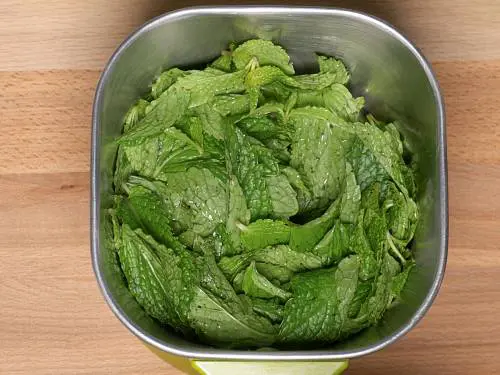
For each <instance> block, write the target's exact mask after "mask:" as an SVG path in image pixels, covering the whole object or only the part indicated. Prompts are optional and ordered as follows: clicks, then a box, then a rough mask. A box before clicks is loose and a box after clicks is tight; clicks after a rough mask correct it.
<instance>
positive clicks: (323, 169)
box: [289, 108, 346, 211]
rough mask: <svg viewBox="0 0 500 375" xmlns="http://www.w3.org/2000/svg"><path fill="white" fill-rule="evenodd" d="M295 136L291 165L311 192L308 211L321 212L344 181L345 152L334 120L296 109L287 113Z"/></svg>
mask: <svg viewBox="0 0 500 375" xmlns="http://www.w3.org/2000/svg"><path fill="white" fill-rule="evenodd" d="M289 118H290V121H291V122H292V123H293V126H294V129H295V133H294V137H293V140H292V153H291V160H290V165H291V166H292V167H293V168H294V169H296V170H297V171H298V172H299V173H300V175H301V176H302V178H303V181H304V184H305V185H306V186H307V188H308V189H309V191H310V192H311V197H312V202H311V206H310V207H306V210H307V211H310V210H314V209H324V208H326V207H327V206H328V205H329V203H330V202H331V201H332V200H333V199H335V198H337V196H338V195H339V194H340V191H341V188H342V184H343V182H344V178H345V170H346V167H345V152H344V148H343V146H342V141H341V137H340V136H339V134H338V133H339V132H341V130H339V129H338V128H336V127H335V125H334V123H335V119H334V118H333V117H331V116H330V114H329V113H327V112H322V111H321V112H318V111H317V110H315V109H308V108H304V109H295V110H292V111H291V113H290V116H289Z"/></svg>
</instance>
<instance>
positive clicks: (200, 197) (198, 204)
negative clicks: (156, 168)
mask: <svg viewBox="0 0 500 375" xmlns="http://www.w3.org/2000/svg"><path fill="white" fill-rule="evenodd" d="M165 180H166V181H168V182H160V181H148V180H145V179H141V178H138V177H135V178H131V180H130V183H131V184H135V185H141V186H144V187H146V188H147V189H150V190H151V191H154V192H156V193H157V194H159V195H160V196H161V198H162V200H163V202H164V204H165V207H166V209H167V210H168V212H169V214H170V216H171V218H172V221H173V222H174V223H175V225H177V226H178V227H179V228H180V229H181V230H183V231H184V230H188V229H189V230H192V231H193V232H194V233H196V234H198V235H200V236H207V235H209V234H210V233H212V232H213V231H214V230H215V228H216V227H217V225H219V224H220V223H225V222H226V220H227V215H228V211H227V209H228V207H227V203H226V202H227V201H226V187H225V185H224V183H223V182H222V181H221V180H219V179H218V178H217V177H215V176H214V175H213V174H212V173H211V172H210V171H209V170H208V169H198V168H190V169H188V170H187V171H184V172H177V173H171V174H170V175H168V176H167V178H166V179H165Z"/></svg>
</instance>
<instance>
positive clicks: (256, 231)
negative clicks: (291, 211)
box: [239, 219, 290, 250]
mask: <svg viewBox="0 0 500 375" xmlns="http://www.w3.org/2000/svg"><path fill="white" fill-rule="evenodd" d="M239 229H240V230H241V243H242V244H243V247H244V248H245V249H246V250H257V249H263V248H265V247H267V246H271V245H278V244H286V243H288V241H289V239H290V226H289V225H288V223H286V222H284V221H279V220H278V221H274V220H270V219H264V220H257V221H254V222H253V223H251V224H250V225H248V226H243V225H240V226H239Z"/></svg>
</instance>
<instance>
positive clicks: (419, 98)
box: [91, 7, 448, 361]
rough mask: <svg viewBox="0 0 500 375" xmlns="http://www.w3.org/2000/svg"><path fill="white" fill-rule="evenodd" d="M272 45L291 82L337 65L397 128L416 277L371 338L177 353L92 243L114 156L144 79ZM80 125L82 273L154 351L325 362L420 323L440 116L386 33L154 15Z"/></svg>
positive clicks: (372, 22)
mask: <svg viewBox="0 0 500 375" xmlns="http://www.w3.org/2000/svg"><path fill="white" fill-rule="evenodd" d="M250 38H265V39H273V40H274V41H276V42H278V43H279V44H281V45H283V46H284V47H285V48H286V49H287V50H288V51H289V52H290V54H291V56H292V59H293V62H294V65H295V67H296V70H298V71H300V70H302V69H307V68H309V67H311V66H313V65H314V62H315V59H314V53H315V52H319V53H322V54H326V55H333V56H337V57H340V58H341V59H342V60H343V61H344V62H345V63H346V64H347V66H348V68H349V69H350V71H351V73H352V81H351V88H352V90H353V91H354V93H355V94H356V95H364V96H365V97H366V99H367V107H368V109H369V111H370V112H373V113H374V114H376V115H377V116H379V117H381V118H386V119H396V120H399V121H400V122H401V124H403V126H402V127H401V129H400V130H401V131H402V132H403V134H404V135H405V138H406V139H408V141H409V144H410V145H411V146H412V147H413V148H414V152H415V154H416V155H418V160H417V164H418V170H419V178H418V187H419V192H420V193H419V202H418V203H419V207H420V210H421V212H422V220H421V222H420V225H419V228H418V230H417V234H416V238H415V241H414V251H415V256H416V262H417V269H416V271H415V272H413V273H412V274H411V277H410V279H409V281H408V284H407V287H406V288H405V290H404V293H403V295H402V298H403V303H401V304H399V305H398V306H397V307H395V308H393V309H391V310H389V311H388V312H387V313H386V314H385V316H384V319H383V321H382V322H381V323H380V324H379V325H378V326H377V327H372V328H370V329H367V330H365V331H363V332H362V333H361V334H359V335H357V336H355V337H352V338H350V339H348V340H347V341H344V342H342V343H338V344H335V345H332V346H331V347H329V348H325V349H321V350H308V348H304V349H303V350H295V351H266V352H263V351H239V350H224V349H217V348H213V347H209V346H204V345H201V344H197V343H193V342H189V341H187V340H185V339H184V338H182V337H179V336H178V335H176V334H174V333H173V332H169V331H167V330H165V329H164V328H162V327H160V326H159V325H158V324H157V323H155V321H153V320H152V319H150V318H149V317H148V316H146V315H145V314H144V312H143V310H142V309H141V308H140V307H139V306H138V304H137V303H136V302H135V300H134V299H133V298H132V296H131V295H130V294H129V292H128V290H127V289H126V288H125V287H124V285H123V283H122V281H121V280H122V279H121V277H120V275H119V274H118V269H117V264H116V258H115V256H114V253H113V251H112V249H111V248H110V247H109V246H107V244H106V242H105V240H104V236H103V225H102V223H103V220H102V218H103V212H104V210H105V209H106V208H107V207H109V204H110V195H111V192H112V187H111V182H112V178H111V177H112V175H111V174H112V165H113V159H114V155H115V151H116V150H115V148H114V146H113V145H112V144H111V141H112V140H113V139H114V138H115V137H117V136H118V135H119V134H120V131H121V124H122V118H123V116H124V114H125V112H126V110H127V109H128V108H129V106H130V105H131V104H132V103H133V102H134V100H136V99H137V98H138V97H139V96H140V95H141V94H143V93H144V92H145V91H146V90H147V88H148V84H149V83H150V82H151V81H152V80H153V78H154V77H155V76H156V75H157V74H159V73H160V72H161V71H162V70H164V69H165V68H168V67H171V66H190V65H197V64H200V63H204V62H207V61H209V60H211V59H213V58H214V57H216V56H217V55H219V54H220V51H222V50H223V49H224V48H225V47H226V46H227V45H228V43H229V42H231V41H242V40H246V39H250ZM92 121H93V123H92V202H91V227H92V229H91V230H92V233H91V240H92V262H93V266H94V270H95V274H96V277H97V281H98V283H99V286H100V288H101V290H102V293H103V294H104V297H105V299H106V301H107V303H108V304H109V306H110V307H111V309H112V310H113V312H114V313H115V314H116V316H117V317H118V318H119V319H120V320H121V321H122V323H123V324H124V325H125V326H126V327H127V328H128V329H129V330H130V331H132V332H133V333H134V334H135V335H136V336H138V337H139V338H141V339H142V340H144V341H145V342H146V343H148V344H150V345H152V346H153V347H155V348H156V349H159V350H160V351H164V352H167V353H170V354H174V355H178V356H184V357H190V358H195V359H224V360H274V361H276V360H337V359H346V358H352V357H358V356H362V355H365V354H368V353H371V352H374V351H376V350H379V349H381V348H383V347H385V346H387V345H389V344H391V343H392V342H394V341H396V340H397V339H398V338H400V337H401V336H403V335H404V334H405V333H407V332H408V331H409V330H410V329H411V328H413V327H414V326H415V325H416V324H417V322H418V321H419V320H420V319H421V318H422V317H423V316H424V314H425V313H426V311H427V310H428V309H429V307H430V306H431V304H432V302H433V300H434V298H435V297H436V294H437V293H438V290H439V287H440V284H441V281H442V279H443V274H444V269H445V264H446V255H447V237H448V212H447V208H448V207H447V177H446V174H447V171H446V141H445V119H444V108H443V101H442V98H441V94H440V92H439V87H438V84H437V82H436V78H435V76H434V74H433V73H432V70H431V68H430V66H429V64H428V63H427V61H426V60H425V58H424V57H423V56H422V55H421V53H420V52H419V51H418V50H417V49H416V48H415V46H413V44H411V43H410V42H409V41H408V39H406V38H405V37H404V36H403V35H401V34H400V33H399V32H398V31H396V30H395V29H394V28H392V27H391V26H390V25H388V24H387V23H385V22H383V21H381V20H379V19H376V18H374V17H371V16H368V15H366V14H362V13H358V12H353V11H349V10H341V9H326V8H289V7H213V8H193V9H185V10H180V11H176V12H172V13H168V14H165V15H162V16H160V17H158V18H156V19H154V20H152V21H150V22H148V23H146V24H145V25H144V26H142V27H141V28H140V29H139V30H137V31H136V32H134V33H133V34H132V35H131V36H130V37H128V38H127V39H126V40H125V41H124V42H123V44H122V45H121V46H120V47H119V48H118V50H117V51H116V52H115V53H114V55H113V56H112V57H111V59H110V61H109V63H108V64H107V66H106V68H105V69H104V72H103V74H102V76H101V80H100V82H99V85H98V87H97V92H96V96H95V102H94V109H93V120H92Z"/></svg>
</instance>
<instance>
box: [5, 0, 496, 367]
mask: <svg viewBox="0 0 500 375" xmlns="http://www.w3.org/2000/svg"><path fill="white" fill-rule="evenodd" d="M203 3H204V2H203V1H201V0H200V1H185V2H183V1H175V0H171V1H165V2H161V1H155V0H88V1H78V2H77V1H62V0H50V1H36V0H23V1H21V0H2V1H1V2H0V374H53V373H58V374H59V373H60V374H117V373H120V374H169V375H174V374H179V373H178V372H177V371H176V370H174V369H173V368H172V367H170V366H169V365H168V364H166V363H164V362H162V361H161V360H160V359H158V358H157V357H155V356H154V355H153V354H151V353H150V352H149V351H148V350H147V349H146V348H145V347H143V346H142V345H141V344H140V343H139V341H137V340H136V339H135V338H134V337H133V336H132V335H131V334H130V333H129V332H128V331H127V330H126V329H125V328H124V327H123V326H122V325H121V323H119V322H118V320H117V319H116V318H115V317H114V316H113V314H112V313H111V311H110V309H109V308H108V307H107V306H106V304H105V303H104V300H103V298H102V297H101V295H100V293H99V291H98V288H97V284H96V282H95V280H94V275H93V273H92V269H91V264H90V250H89V151H90V142H89V141H90V121H91V105H92V99H93V95H94V89H95V86H96V83H97V80H98V78H99V74H100V71H101V69H102V68H103V66H104V64H105V63H106V61H107V59H108V58H109V56H110V55H111V53H112V52H113V50H114V49H115V48H116V47H117V45H118V44H119V43H120V41H121V40H123V39H124V38H125V37H126V35H128V34H129V33H130V32H131V31H132V30H134V28H136V27H137V26H139V25H140V24H142V23H143V22H144V21H146V20H148V19H150V18H151V17H153V16H156V15H159V14H161V13H162V12H164V11H167V10H172V9H175V8H180V7H183V6H188V5H197V4H198V5H199V4H203ZM212 3H214V1H212ZM215 3H221V2H220V1H217V2H215ZM228 3H229V2H228ZM246 3H254V4H258V2H257V1H246ZM274 3H284V4H285V2H280V1H276V0H275V1H274ZM295 3H296V4H299V3H302V4H306V3H307V5H330V6H343V7H350V8H355V9H359V10H364V11H367V12H369V13H372V14H375V15H377V16H379V17H381V18H384V19H386V20H388V21H389V22H391V23H393V24H394V25H396V26H397V27H398V28H400V29H401V30H403V31H404V32H405V33H406V34H407V35H408V36H409V37H410V38H411V39H413V40H414V41H415V42H416V44H417V45H418V46H419V47H420V48H421V49H422V50H423V52H424V53H425V54H426V56H427V57H428V58H429V59H430V60H431V62H432V64H433V66H434V68H435V70H436V72H437V76H438V78H439V81H440V83H441V86H442V89H443V92H444V95H445V101H446V105H447V117H448V122H447V128H448V160H449V184H450V189H449V192H450V246H449V261H448V268H447V272H446V278H445V281H444V285H443V287H442V290H441V293H440V295H439V297H438V298H437V300H436V302H435V304H434V306H433V307H432V309H431V310H430V312H429V313H428V314H427V316H426V317H425V319H424V320H423V321H422V322H421V323H420V324H419V325H418V327H417V328H415V329H414V330H413V331H412V332H411V333H409V334H408V335H407V336H406V337H404V338H403V339H402V340H400V341H399V342H397V343H396V344H394V345H391V346H390V347H389V348H387V349H384V350H383V351H381V352H378V353H376V354H374V355H371V356H369V357H366V358H363V359H359V360H353V361H352V362H351V366H350V369H349V370H348V372H347V374H384V375H385V374H400V373H403V372H404V373H407V374H442V375H446V374H450V375H451V374H453V375H455V374H495V373H500V148H497V147H498V145H499V144H500V1H497V0H475V1H473V0H441V1H434V0H412V1H409V0H405V1H398V0H378V1H375V0H372V1H368V0H364V1H362V0H359V1H358V0H351V1H348V0H346V1H314V2H304V1H303V2H295ZM288 4H291V2H288Z"/></svg>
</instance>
